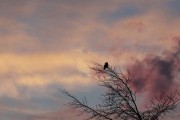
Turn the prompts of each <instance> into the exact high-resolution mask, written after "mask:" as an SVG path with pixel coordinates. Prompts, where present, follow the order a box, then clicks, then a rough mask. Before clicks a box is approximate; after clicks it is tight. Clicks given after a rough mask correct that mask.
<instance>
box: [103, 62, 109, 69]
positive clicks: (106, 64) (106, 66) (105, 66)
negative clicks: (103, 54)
mask: <svg viewBox="0 0 180 120" xmlns="http://www.w3.org/2000/svg"><path fill="white" fill-rule="evenodd" d="M106 68H108V62H105V64H104V70H105V69H106Z"/></svg>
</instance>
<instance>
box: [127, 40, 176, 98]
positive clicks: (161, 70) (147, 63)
mask: <svg viewBox="0 0 180 120" xmlns="http://www.w3.org/2000/svg"><path fill="white" fill-rule="evenodd" d="M177 43H178V44H179V41H177ZM179 55H180V48H179V45H178V46H177V47H176V49H175V51H173V52H167V51H166V52H165V53H164V55H163V56H156V55H149V56H147V57H145V59H143V60H140V61H139V60H137V61H136V62H134V64H132V65H130V66H129V67H128V70H129V71H130V74H131V80H132V86H133V88H134V89H135V90H136V91H137V92H143V91H148V92H149V95H150V96H154V95H156V94H158V93H159V91H162V90H163V91H169V90H173V89H176V88H177V86H178V84H179V83H177V82H178V81H176V76H177V75H178V74H179V69H180V66H179ZM148 97H149V96H148Z"/></svg>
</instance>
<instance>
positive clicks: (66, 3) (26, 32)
mask: <svg viewBox="0 0 180 120" xmlns="http://www.w3.org/2000/svg"><path fill="white" fill-rule="evenodd" d="M178 41H180V0H0V81H1V84H0V120H82V119H83V116H82V117H80V118H79V117H76V114H74V113H73V111H71V110H70V109H69V108H68V107H67V106H66V105H65V104H67V102H68V100H69V99H68V98H67V97H66V96H64V95H62V94H61V93H60V92H59V91H58V89H66V90H68V91H70V92H71V93H72V94H74V95H76V96H77V97H78V98H80V99H81V97H83V96H86V97H87V99H88V101H89V104H90V105H93V104H96V103H97V102H99V99H98V98H99V95H100V93H102V92H103V91H102V89H100V88H99V87H98V85H97V81H96V80H94V79H93V76H92V74H91V71H90V70H89V66H91V65H92V61H95V62H97V63H100V64H104V63H105V62H106V61H108V62H109V64H110V65H111V66H113V67H117V68H118V69H121V70H126V69H127V68H130V69H131V70H139V69H140V68H138V65H137V64H135V61H139V63H141V62H142V63H143V62H144V61H145V60H146V58H148V57H147V56H159V57H162V58H163V59H166V58H167V56H168V57H169V56H170V57H171V58H169V59H172V57H174V56H173V55H174V54H173V55H172V54H171V53H174V52H177V49H179V47H178ZM178 53H179V51H178V52H177V54H178ZM167 54H168V55H167ZM169 54H171V55H169ZM169 59H168V60H169ZM178 60H179V54H178V55H177V61H176V65H174V66H175V67H176V68H177V69H173V70H175V71H176V72H178V73H179V70H180V66H179V64H178V63H179V61H178ZM135 65H137V66H136V67H134V66H135ZM132 66H133V67H132ZM141 72H143V70H142V71H141ZM172 73H173V75H174V76H175V77H173V78H171V82H170V83H171V84H169V82H168V83H166V81H168V80H166V79H164V83H165V85H162V86H161V84H159V83H158V84H156V85H158V86H156V88H154V87H150V88H149V87H146V86H147V84H151V83H152V81H153V80H152V81H151V80H149V81H148V82H143V85H142V86H141V88H138V90H139V91H140V92H142V90H150V91H151V93H153V92H155V90H158V89H157V87H164V88H167V87H168V88H170V87H171V88H173V87H178V86H179V84H180V81H178V80H179V79H177V77H178V78H180V77H179V76H178V75H177V76H176V75H175V74H174V73H175V72H174V71H172ZM137 74H138V73H137ZM139 74H140V73H139ZM152 79H153V78H152ZM137 82H141V81H138V80H137ZM153 85H154V84H153ZM153 85H152V86H153ZM159 85H160V86H159ZM169 86H170V87H169ZM178 118H180V108H178V109H177V111H176V112H175V114H172V115H170V116H169V117H167V119H166V120H178Z"/></svg>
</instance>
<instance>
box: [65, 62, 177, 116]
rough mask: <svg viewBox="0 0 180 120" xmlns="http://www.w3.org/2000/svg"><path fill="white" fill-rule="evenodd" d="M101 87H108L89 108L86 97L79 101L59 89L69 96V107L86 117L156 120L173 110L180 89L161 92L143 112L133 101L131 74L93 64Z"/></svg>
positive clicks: (134, 94)
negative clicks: (99, 100) (94, 104)
mask: <svg viewBox="0 0 180 120" xmlns="http://www.w3.org/2000/svg"><path fill="white" fill-rule="evenodd" d="M90 69H92V71H93V72H94V73H95V75H96V77H97V78H98V80H100V84H99V85H100V86H102V87H105V88H107V91H106V92H105V93H104V94H103V95H102V102H101V103H100V104H98V105H96V107H94V108H92V107H90V106H88V105H87V100H86V98H83V99H82V100H81V101H80V100H78V99H77V98H76V97H75V96H73V95H71V94H70V93H69V92H68V91H66V90H63V91H62V92H63V93H64V94H65V95H66V96H69V97H70V98H71V101H70V102H69V106H70V107H72V108H74V109H78V110H79V111H80V114H81V113H87V114H88V115H89V116H88V117H87V120H90V119H96V120H159V119H160V118H162V117H163V116H164V115H166V114H167V113H169V112H171V111H174V110H175V108H177V105H178V103H179V100H180V99H179V96H180V95H179V92H178V91H177V90H176V91H171V92H168V93H167V92H163V91H162V92H160V95H159V96H155V97H154V98H153V99H152V101H151V105H150V106H147V107H146V109H145V110H144V111H140V110H139V108H138V106H137V103H136V93H135V92H134V91H133V89H132V88H131V79H132V78H130V73H129V72H127V73H128V74H127V75H125V74H123V73H122V72H117V70H116V69H115V68H111V67H108V68H106V69H105V70H104V69H103V66H102V65H100V64H98V63H94V67H91V68H90Z"/></svg>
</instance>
